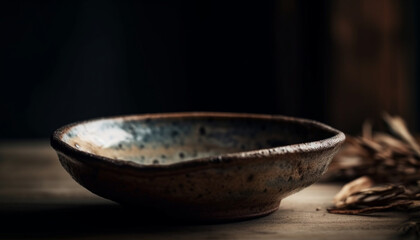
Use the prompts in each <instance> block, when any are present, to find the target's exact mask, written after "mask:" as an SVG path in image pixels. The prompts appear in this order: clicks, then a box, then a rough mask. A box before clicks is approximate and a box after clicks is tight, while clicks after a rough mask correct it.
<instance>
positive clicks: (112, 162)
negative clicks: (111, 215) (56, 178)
mask: <svg viewBox="0 0 420 240" xmlns="http://www.w3.org/2000/svg"><path fill="white" fill-rule="evenodd" d="M203 117H212V118H222V119H223V118H252V119H261V120H277V121H283V122H292V123H298V124H301V125H303V126H304V125H311V126H313V127H316V128H318V129H320V130H323V131H326V132H330V133H332V134H333V136H331V137H328V138H323V139H320V140H317V141H312V142H304V143H298V144H291V145H284V146H278V147H272V148H261V149H256V150H250V151H241V152H234V153H227V154H220V155H216V156H209V157H202V158H193V159H189V160H185V161H181V162H175V163H171V164H153V165H152V164H141V163H137V162H134V161H127V160H119V159H113V158H109V157H105V156H101V155H97V154H93V153H89V152H86V151H82V150H79V149H77V148H76V147H74V146H71V145H70V144H68V143H66V142H64V141H63V140H62V139H61V137H62V136H63V135H64V134H65V133H66V132H67V131H69V130H70V129H71V128H73V127H75V126H78V125H81V124H86V123H90V122H95V121H102V120H121V121H129V120H146V119H162V118H166V119H167V118H203ZM344 140H345V134H344V133H343V132H341V131H339V130H337V129H335V128H332V127H330V126H328V125H326V124H323V123H320V122H318V121H315V120H309V119H304V118H296V117H289V116H283V115H269V114H255V113H229V112H175V113H151V114H134V115H120V116H110V117H101V118H93V119H88V120H84V121H77V122H73V123H70V124H67V125H64V126H62V127H60V128H58V129H56V130H55V131H54V132H53V133H52V134H51V137H50V144H51V146H52V147H53V148H54V149H55V150H56V152H57V153H61V154H64V155H66V156H69V157H71V158H72V159H75V160H77V161H81V162H84V163H87V164H95V163H96V164H100V165H102V166H113V167H118V168H122V169H132V170H134V171H136V172H139V171H143V172H149V171H151V172H156V171H159V170H162V171H165V170H176V169H178V170H185V169H187V168H202V167H206V166H207V167H208V166H213V164H215V163H216V164H220V163H229V162H232V160H235V161H237V160H246V159H250V158H252V159H256V158H257V159H258V158H265V157H267V156H271V157H275V156H280V155H285V154H293V153H305V152H307V153H308V152H314V151H320V150H323V149H328V148H335V147H338V146H340V145H341V144H342V143H343V142H344Z"/></svg>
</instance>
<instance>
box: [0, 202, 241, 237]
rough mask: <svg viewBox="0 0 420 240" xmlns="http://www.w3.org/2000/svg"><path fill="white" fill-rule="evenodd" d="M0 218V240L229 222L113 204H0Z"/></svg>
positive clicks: (183, 228) (164, 230)
mask: <svg viewBox="0 0 420 240" xmlns="http://www.w3.org/2000/svg"><path fill="white" fill-rule="evenodd" d="M0 216H2V219H4V220H5V221H3V223H2V230H1V231H0V238H1V239H3V238H42V239H45V238H57V237H63V236H66V237H82V236H91V235H95V236H96V235H116V234H124V235H126V234H139V233H141V234H146V235H156V234H161V233H171V232H178V233H179V232H191V231H197V230H198V229H197V227H198V226H205V225H207V226H212V225H213V226H214V225H217V224H221V223H228V222H229V221H217V222H215V221H211V222H209V221H201V220H192V219H186V218H182V216H179V217H174V216H170V215H168V214H165V213H163V212H159V211H156V210H153V209H140V208H136V209H133V208H128V207H123V206H121V205H118V204H113V203H104V204H80V205H77V204H74V203H68V204H45V203H40V204H28V203H8V204H1V206H0ZM242 221H244V220H242ZM230 222H232V221H230ZM235 222H239V221H238V220H236V221H235ZM204 228H205V227H204ZM201 229H203V227H201Z"/></svg>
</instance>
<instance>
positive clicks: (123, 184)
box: [51, 113, 345, 220]
mask: <svg viewBox="0 0 420 240" xmlns="http://www.w3.org/2000/svg"><path fill="white" fill-rule="evenodd" d="M344 138H345V137H344V134H343V133H341V132H340V131H338V130H335V129H333V128H331V127H328V126H326V125H324V124H321V123H318V122H315V121H310V120H304V119H296V118H290V117H282V116H269V115H256V114H232V113H172V114H150V115H134V116H125V117H113V118H104V119H96V120H90V121H85V122H80V123H74V124H70V125H67V126H64V127H62V128H60V129H58V130H56V131H55V132H54V133H53V135H52V137H51V145H52V146H53V148H54V149H55V150H56V151H57V153H58V157H59V160H60V162H61V164H62V165H63V167H64V168H65V169H66V170H67V171H68V172H69V173H70V175H71V176H72V177H73V178H74V179H75V180H76V181H77V182H78V183H80V184H81V185H82V186H84V187H85V188H87V189H89V190H90V191H92V192H93V193H96V194H98V195H99V196H102V197H104V198H108V199H111V200H114V201H116V202H118V203H121V204H124V205H130V206H132V205H134V206H137V207H145V208H153V209H158V210H159V211H161V212H166V213H169V214H173V215H177V214H179V215H182V216H183V217H191V218H200V219H207V220H232V219H244V218H250V217H256V216H262V215H266V214H269V213H271V212H273V211H275V210H277V209H278V207H279V204H280V201H281V200H282V199H283V198H285V197H286V196H288V195H290V194H292V193H295V192H297V191H299V190H301V189H303V188H305V187H307V186H309V185H311V184H312V183H314V182H316V181H317V180H318V179H319V178H320V177H321V175H322V174H323V173H324V172H325V171H326V170H327V167H328V164H329V163H330V161H331V158H332V157H333V155H334V154H335V153H336V152H337V151H338V149H339V147H340V145H341V143H342V142H343V140H344Z"/></svg>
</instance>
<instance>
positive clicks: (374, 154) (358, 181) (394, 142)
mask: <svg viewBox="0 0 420 240" xmlns="http://www.w3.org/2000/svg"><path fill="white" fill-rule="evenodd" d="M384 120H385V122H386V123H387V125H388V126H389V128H390V133H386V132H373V131H372V124H371V123H370V122H365V123H364V124H363V127H362V136H360V137H355V138H353V137H347V139H348V140H347V141H346V144H345V145H344V146H343V150H342V151H341V152H340V153H339V154H338V155H337V156H336V158H335V159H334V161H333V163H332V165H331V168H330V171H329V176H328V178H329V179H340V180H344V179H346V180H349V179H355V180H353V181H351V182H349V183H348V184H346V185H345V186H344V187H343V188H342V189H341V191H340V192H339V193H338V194H337V195H336V196H335V197H334V205H335V206H334V207H333V208H330V209H328V212H330V213H336V214H367V213H372V212H378V211H385V210H390V209H394V210H402V211H409V212H411V213H413V212H417V213H418V212H419V210H420V146H419V144H418V143H417V142H416V141H415V139H414V137H413V136H412V135H411V134H410V132H409V131H408V129H407V127H406V125H405V123H404V121H403V120H402V119H401V118H400V117H392V116H390V115H388V114H384ZM419 219H420V216H417V217H414V218H413V219H411V220H410V221H408V222H407V224H406V225H405V226H403V227H401V229H400V230H401V231H404V232H408V231H414V232H415V233H416V234H420V231H419V230H420V221H419Z"/></svg>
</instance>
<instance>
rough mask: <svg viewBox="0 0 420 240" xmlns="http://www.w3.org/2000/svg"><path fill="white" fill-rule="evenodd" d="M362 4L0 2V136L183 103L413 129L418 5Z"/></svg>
mask: <svg viewBox="0 0 420 240" xmlns="http://www.w3.org/2000/svg"><path fill="white" fill-rule="evenodd" d="M368 2H369V4H367V3H365V2H364V1H326V0H321V1H299V0H285V1H255V2H246V1H109V0H104V1H99V0H98V1H5V2H1V3H0V11H1V12H0V13H1V14H0V28H1V38H0V51H1V52H0V53H1V55H0V79H1V83H2V84H1V88H0V107H1V117H0V126H1V127H0V139H22V138H45V137H48V136H49V135H50V133H51V132H52V131H53V130H54V129H56V128H58V127H60V126H62V125H64V124H67V123H70V122H73V121H78V120H84V119H87V118H94V117H102V116H112V115H121V114H135V113H156V112H178V111H228V112H253V113H269V114H282V115H291V116H297V117H304V118H311V119H316V120H319V121H323V122H326V123H328V124H331V125H333V126H334V127H337V128H340V129H342V130H344V131H346V132H350V133H355V132H357V131H358V130H359V128H360V125H361V123H362V121H363V120H364V119H365V118H369V117H370V118H376V117H378V116H379V115H380V113H381V112H382V111H388V112H390V113H391V114H399V115H402V116H403V117H404V118H406V120H407V121H408V123H409V124H410V127H411V128H412V129H417V124H416V119H418V117H419V116H418V114H419V111H418V110H417V106H418V103H419V100H418V98H417V95H418V93H419V91H418V86H417V81H416V79H418V73H417V58H418V56H419V54H418V48H417V47H416V46H417V43H418V25H417V22H418V4H417V3H416V2H415V1H392V0H384V1H368ZM381 14H382V15H381ZM349 29H350V30H349ZM381 46H382V47H381ZM352 74H356V75H352ZM366 79H367V80H366Z"/></svg>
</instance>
